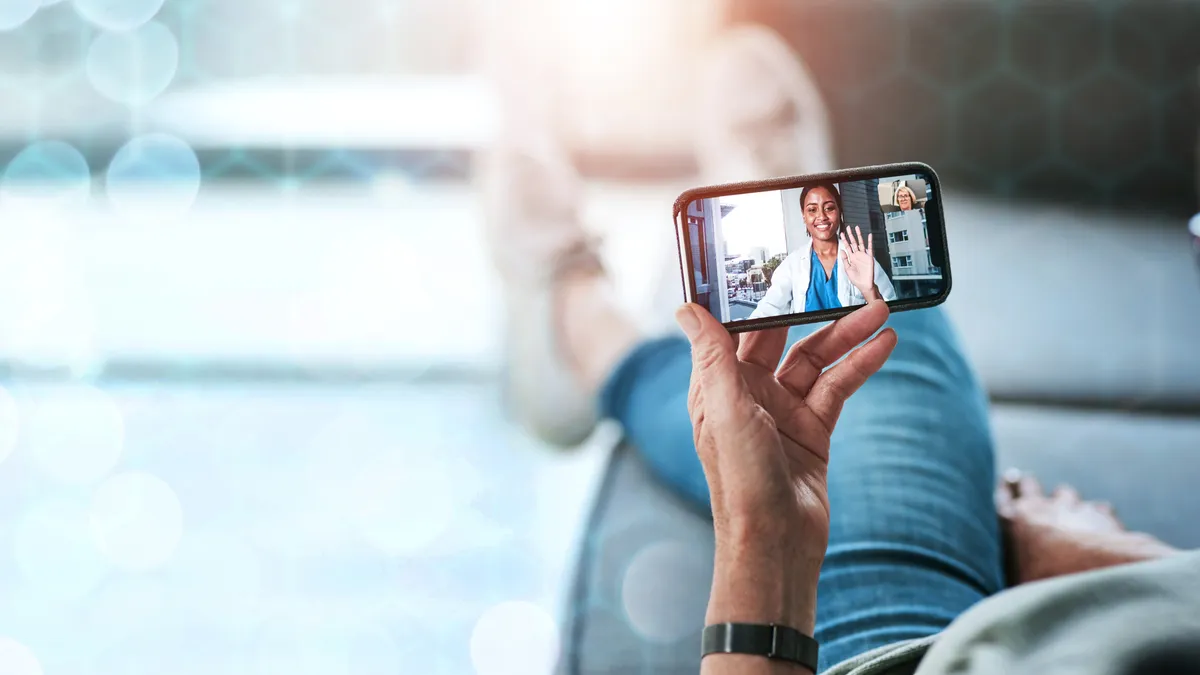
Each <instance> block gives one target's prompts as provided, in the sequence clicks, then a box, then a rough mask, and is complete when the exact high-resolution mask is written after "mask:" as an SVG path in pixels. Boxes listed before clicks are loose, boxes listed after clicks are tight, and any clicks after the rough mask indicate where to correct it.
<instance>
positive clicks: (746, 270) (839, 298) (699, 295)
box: [687, 175, 943, 322]
mask: <svg viewBox="0 0 1200 675" xmlns="http://www.w3.org/2000/svg"><path fill="white" fill-rule="evenodd" d="M835 188H836V189H837V190H838V196H839V197H840V199H841V202H842V207H841V221H842V223H843V231H846V230H850V229H851V228H861V231H862V238H863V243H864V244H865V243H866V241H867V236H868V234H873V235H874V236H873V238H872V244H873V248H872V253H873V254H874V259H875V263H876V266H877V267H876V274H877V281H878V283H877V287H878V289H879V291H880V292H881V295H883V296H884V297H885V299H888V300H893V299H895V300H907V299H915V298H923V297H932V296H935V295H937V294H939V293H940V292H941V291H942V289H943V279H942V271H941V269H940V268H939V267H937V266H936V265H934V264H933V256H932V251H931V250H930V243H929V229H928V225H927V219H926V215H925V204H926V203H927V202H928V200H929V199H930V198H931V197H932V186H931V185H930V184H929V183H928V182H927V181H926V180H924V179H923V178H921V177H919V176H917V175H907V176H897V177H894V178H883V179H869V180H860V181H852V182H847V183H841V184H836V185H835ZM802 191H803V188H794V189H790V190H771V191H766V192H753V193H748V194H740V195H728V196H724V197H715V198H712V199H704V200H699V201H695V202H692V203H691V204H690V205H689V207H688V213H687V225H688V232H687V234H688V243H689V246H690V248H691V251H690V253H691V257H692V262H693V264H692V268H693V269H692V271H693V275H694V278H695V284H696V302H697V303H699V304H701V305H704V306H705V307H707V308H708V309H709V311H710V312H712V313H713V315H714V316H717V317H719V318H720V319H721V321H722V322H730V321H742V320H746V319H750V318H760V317H762V316H778V315H780V314H785V313H800V312H807V311H817V309H813V308H814V307H817V305H816V304H814V302H813V301H812V300H811V299H809V297H808V296H809V295H810V293H809V291H810V290H811V289H813V288H814V287H813V286H812V284H810V279H817V278H818V276H820V278H821V279H824V280H825V281H826V282H827V283H828V284H829V286H828V289H827V290H828V293H827V295H826V296H824V297H825V302H826V304H827V305H828V304H834V305H836V306H841V307H848V306H853V305H857V304H863V303H864V299H863V294H862V292H861V291H858V292H856V289H855V287H854V285H853V284H852V283H851V282H850V280H849V279H848V278H847V275H846V274H845V272H844V270H843V264H842V262H841V261H840V260H839V261H838V262H837V263H836V264H835V265H834V267H833V270H832V271H831V272H830V273H828V274H827V275H818V274H817V273H815V272H813V268H812V267H811V266H810V265H809V264H807V263H808V262H809V261H811V259H812V258H811V256H812V238H811V236H810V234H809V230H808V225H807V224H806V222H805V217H804V212H803V208H802V206H801V203H800V195H801V193H802ZM784 265H787V266H789V267H788V270H790V271H791V272H790V274H791V278H792V284H791V287H792V292H791V294H790V299H788V300H784V301H783V302H782V303H780V297H772V298H768V297H767V296H768V291H769V290H771V288H772V279H773V278H775V274H776V273H777V271H778V270H779V269H780V267H781V266H784ZM803 269H807V270H809V271H810V275H808V276H804V275H802V274H798V273H797V272H796V270H803ZM797 276H804V278H802V279H798V278H796V277H797ZM775 295H776V296H782V291H779V292H777V293H776V294H775ZM764 299H766V301H767V304H769V303H771V302H772V301H774V302H775V304H774V305H771V307H778V306H783V307H790V311H784V310H781V309H775V310H773V311H767V309H768V307H767V304H765V303H764ZM760 307H762V309H760ZM828 308H830V307H828V306H822V307H819V309H828ZM756 310H758V311H757V312H756ZM752 315H753V316H752Z"/></svg>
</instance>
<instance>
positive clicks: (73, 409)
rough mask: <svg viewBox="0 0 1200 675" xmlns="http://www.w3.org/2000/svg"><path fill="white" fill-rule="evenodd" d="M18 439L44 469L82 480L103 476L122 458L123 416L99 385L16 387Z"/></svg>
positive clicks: (58, 476) (77, 482)
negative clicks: (22, 389)
mask: <svg viewBox="0 0 1200 675" xmlns="http://www.w3.org/2000/svg"><path fill="white" fill-rule="evenodd" d="M17 404H18V410H19V411H20V414H21V422H22V424H21V431H20V436H19V443H20V446H21V448H22V449H23V450H28V451H29V452H30V453H31V454H32V455H33V459H34V462H35V463H36V464H37V466H38V468H40V469H41V470H42V471H43V472H44V473H46V474H47V475H49V476H50V477H52V478H54V479H56V480H59V481H61V482H63V483H68V484H74V485H82V484H89V483H94V482H96V481H98V480H100V479H101V478H104V477H105V476H106V475H108V473H109V472H110V471H112V470H113V468H114V467H115V466H116V465H117V462H118V461H120V459H121V453H122V450H123V448H124V445H125V421H124V418H123V417H122V415H121V411H120V409H119V408H118V407H117V404H116V403H115V402H114V401H113V400H112V398H110V397H109V396H108V394H106V393H104V392H103V391H101V390H99V389H96V388H95V387H89V386H86V385H71V386H64V387H47V388H44V389H37V390H29V391H23V392H21V395H20V397H19V398H18V400H17Z"/></svg>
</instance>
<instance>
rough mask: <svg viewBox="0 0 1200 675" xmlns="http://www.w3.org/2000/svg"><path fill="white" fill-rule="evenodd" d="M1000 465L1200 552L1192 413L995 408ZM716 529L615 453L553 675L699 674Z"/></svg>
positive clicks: (1198, 466)
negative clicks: (1108, 505)
mask: <svg viewBox="0 0 1200 675" xmlns="http://www.w3.org/2000/svg"><path fill="white" fill-rule="evenodd" d="M992 421H993V425H994V431H995V436H996V442H997V467H998V468H1000V467H1008V466H1019V467H1021V468H1023V469H1026V470H1030V471H1033V472H1035V473H1036V474H1038V475H1039V476H1040V477H1041V478H1042V479H1043V481H1044V483H1045V484H1046V485H1047V487H1050V486H1052V485H1054V484H1055V483H1057V482H1059V481H1069V482H1071V483H1072V484H1074V485H1075V486H1077V487H1078V488H1080V490H1081V491H1082V492H1083V494H1084V495H1085V497H1088V498H1093V499H1107V500H1109V501H1111V502H1112V503H1113V504H1114V506H1115V507H1116V509H1117V512H1118V514H1119V515H1120V516H1121V517H1122V518H1123V519H1124V520H1125V522H1126V523H1127V524H1128V525H1129V526H1130V527H1134V528H1138V529H1143V530H1145V531H1148V532H1152V533H1154V534H1156V535H1158V536H1160V537H1162V538H1164V539H1165V540H1167V541H1168V542H1170V543H1172V544H1175V545H1177V546H1181V547H1189V548H1191V547H1197V546H1200V527H1197V526H1196V524H1195V522H1194V520H1193V519H1191V518H1188V517H1185V516H1183V515H1182V514H1191V513H1197V512H1200V492H1197V491H1196V490H1195V489H1194V486H1193V482H1194V479H1193V477H1194V476H1196V475H1200V417H1178V418H1168V417H1152V416H1146V415H1134V414H1129V413H1112V412H1086V411H1073V410H1060V409H1050V408H1037V407H1024V406H1010V405H997V406H994V410H993V415H992ZM711 528H712V525H711V522H710V520H709V518H708V517H707V515H705V514H703V513H700V512H697V511H696V510H694V509H692V508H690V507H689V506H688V505H687V504H685V503H684V502H682V501H681V500H679V499H678V498H677V497H675V495H674V494H672V493H671V492H669V491H668V490H666V489H665V488H663V487H662V486H661V485H660V484H659V483H658V482H657V481H656V480H655V479H654V478H653V477H651V475H650V474H649V473H648V471H647V469H646V467H645V465H644V464H643V463H642V461H641V459H640V457H639V455H638V454H637V452H636V450H634V449H632V448H630V447H629V446H621V447H619V448H618V449H617V451H616V452H615V454H614V455H613V458H612V461H611V463H610V465H609V468H608V473H607V476H606V479H605V483H604V487H603V488H602V491H601V495H600V497H599V499H598V501H597V503H596V507H595V511H594V512H593V515H592V519H591V523H590V527H589V529H588V532H587V533H586V541H585V544H584V547H583V553H582V557H581V560H580V565H579V568H578V571H577V577H576V582H575V591H574V598H573V602H572V604H571V605H570V606H569V616H568V617H567V621H566V623H567V636H568V639H567V643H566V645H565V650H564V653H563V658H562V660H561V662H560V666H559V673H560V675H576V674H583V673H586V674H588V675H599V674H600V673H626V672H654V673H695V672H696V659H697V656H698V654H699V649H700V634H699V628H700V627H701V625H702V622H703V619H704V611H705V607H706V605H707V601H708V590H709V585H710V583H711V580H712V546H713V540H712V529H711Z"/></svg>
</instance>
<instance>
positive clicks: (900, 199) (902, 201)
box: [896, 185, 920, 211]
mask: <svg viewBox="0 0 1200 675" xmlns="http://www.w3.org/2000/svg"><path fill="white" fill-rule="evenodd" d="M896 207H897V208H899V209H900V210H901V211H912V210H913V209H916V208H920V207H918V206H917V193H915V192H913V189H912V188H910V187H908V186H907V185H901V186H900V187H898V188H896Z"/></svg>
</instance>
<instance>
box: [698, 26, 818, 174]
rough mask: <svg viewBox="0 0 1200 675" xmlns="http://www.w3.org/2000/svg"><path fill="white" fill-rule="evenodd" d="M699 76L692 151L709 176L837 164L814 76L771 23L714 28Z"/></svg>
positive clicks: (806, 169) (788, 171)
mask: <svg viewBox="0 0 1200 675" xmlns="http://www.w3.org/2000/svg"><path fill="white" fill-rule="evenodd" d="M698 81H699V87H698V91H699V92H700V100H699V102H698V103H699V105H698V106H697V110H698V114H699V119H698V120H697V125H696V131H697V138H696V154H697V159H698V160H699V163H700V167H701V170H702V172H703V174H704V176H703V179H704V181H705V182H706V183H707V184H716V183H728V182H736V181H746V180H759V179H763V178H777V177H781V176H792V175H798V174H806V173H816V172H820V171H832V170H833V169H835V168H837V167H836V166H835V165H834V156H833V138H832V134H831V132H830V127H829V113H828V112H827V111H826V108H825V104H824V102H823V101H822V100H821V95H820V93H819V92H818V90H817V87H816V84H814V82H813V79H812V76H811V75H810V74H809V72H808V69H806V68H805V67H804V64H803V62H801V60H800V57H799V56H798V55H797V54H796V53H795V52H793V51H792V49H791V48H790V47H789V46H788V44H787V43H786V42H784V40H783V38H781V37H780V36H779V35H778V34H777V33H775V32H774V31H772V30H770V29H768V28H765V27H763V26H759V25H749V24H748V25H744V26H737V27H734V28H730V29H728V30H726V31H725V32H724V33H722V34H720V35H718V36H717V37H716V39H715V41H714V44H713V45H712V49H710V50H709V51H708V53H707V58H706V59H705V60H704V61H703V62H702V64H701V69H700V73H699V77H698Z"/></svg>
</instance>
